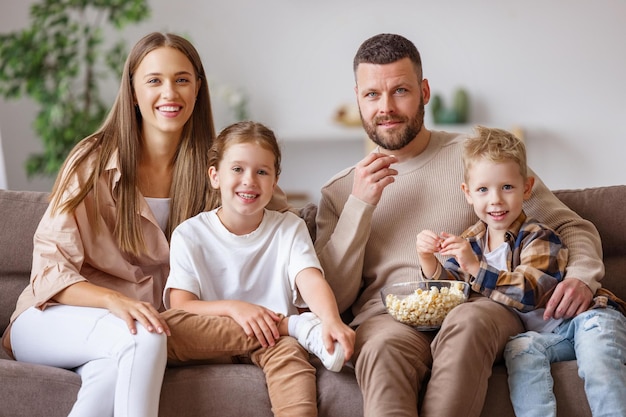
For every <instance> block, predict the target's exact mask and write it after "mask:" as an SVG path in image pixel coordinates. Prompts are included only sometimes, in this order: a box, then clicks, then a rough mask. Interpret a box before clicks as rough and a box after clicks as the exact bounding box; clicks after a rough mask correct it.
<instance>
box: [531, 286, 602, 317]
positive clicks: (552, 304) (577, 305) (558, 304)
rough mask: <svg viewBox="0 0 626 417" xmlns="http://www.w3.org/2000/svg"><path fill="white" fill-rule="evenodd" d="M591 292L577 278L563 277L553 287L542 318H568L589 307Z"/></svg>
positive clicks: (591, 297)
mask: <svg viewBox="0 0 626 417" xmlns="http://www.w3.org/2000/svg"><path fill="white" fill-rule="evenodd" d="M592 299H593V293H592V292H591V289H590V288H589V287H588V286H587V284H585V283H584V282H582V281H581V280H579V279H578V278H565V279H564V280H563V281H561V282H559V284H558V285H557V286H556V288H555V289H554V292H553V293H552V296H551V297H550V300H548V304H547V305H546V311H545V312H544V313H543V319H544V320H548V319H551V318H555V319H569V318H572V317H574V316H576V315H578V314H580V313H582V312H583V311H585V310H587V309H588V308H589V305H590V304H591V300H592Z"/></svg>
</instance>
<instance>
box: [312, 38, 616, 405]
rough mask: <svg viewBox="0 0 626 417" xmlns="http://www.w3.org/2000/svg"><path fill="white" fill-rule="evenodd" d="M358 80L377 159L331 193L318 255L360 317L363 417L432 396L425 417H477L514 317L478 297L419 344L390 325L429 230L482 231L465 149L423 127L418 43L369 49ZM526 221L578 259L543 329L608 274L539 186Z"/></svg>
mask: <svg viewBox="0 0 626 417" xmlns="http://www.w3.org/2000/svg"><path fill="white" fill-rule="evenodd" d="M354 74H355V80H356V87H355V92H356V96H357V102H358V105H359V109H360V113H361V120H362V122H363V126H364V128H365V130H366V132H367V134H368V136H369V137H370V139H371V140H372V141H373V142H374V143H375V144H376V145H378V148H377V150H376V151H374V152H372V153H370V154H369V155H367V156H366V157H365V158H363V159H362V160H361V161H360V162H359V163H358V164H357V165H356V166H353V167H350V168H348V169H346V170H344V171H342V172H340V173H339V174H337V175H336V176H334V177H333V178H332V179H331V180H330V181H329V182H328V183H327V184H326V185H325V186H324V187H323V188H322V199H321V202H320V206H319V213H318V216H317V225H318V230H317V240H316V249H317V252H318V255H319V257H320V260H321V262H322V266H323V268H324V271H325V274H326V277H327V279H328V281H329V283H330V285H331V287H332V288H333V291H334V292H335V295H336V297H337V301H338V304H339V307H340V309H341V311H346V310H348V309H350V312H351V313H352V315H353V316H354V320H353V321H352V323H351V324H352V325H353V326H355V327H356V344H355V354H354V356H353V362H354V364H355V370H356V376H357V380H358V383H359V386H360V387H361V391H362V393H363V399H364V408H365V415H366V416H375V417H382V416H393V417H402V416H417V415H418V405H420V404H418V398H419V396H420V394H422V393H423V394H424V398H423V401H422V404H421V407H420V408H421V411H420V414H421V415H422V416H436V417H445V416H450V417H460V416H479V415H480V412H481V409H482V407H483V403H484V400H485V395H486V391H487V381H488V379H489V376H490V375H491V368H492V366H493V364H494V362H496V361H499V360H501V358H502V351H503V348H504V346H505V344H506V342H507V341H508V339H509V337H510V336H513V335H515V334H517V333H519V332H521V331H523V330H524V329H523V327H522V324H521V323H520V321H519V319H518V318H517V316H516V314H515V313H513V312H512V311H511V310H509V309H508V308H506V307H504V306H502V305H500V304H498V303H494V302H493V301H491V300H489V299H488V298H486V297H484V296H481V295H473V296H472V297H471V298H470V300H469V302H467V303H465V304H462V305H461V306H459V307H457V308H456V309H454V310H453V311H452V312H451V313H450V314H449V315H448V317H447V318H446V320H445V321H444V324H443V326H442V328H441V329H440V330H439V332H437V333H435V332H418V331H416V330H414V329H413V328H411V327H409V326H406V325H404V324H401V323H399V322H397V321H395V320H394V319H393V318H392V317H391V316H390V315H388V314H386V312H385V310H384V307H383V305H382V300H381V297H380V290H381V288H383V287H384V286H386V285H389V284H393V283H396V282H403V281H411V280H416V279H419V275H418V274H419V265H418V261H417V254H416V250H415V239H416V235H417V233H418V232H419V231H420V230H423V229H431V230H437V231H447V232H450V233H456V234H458V233H460V232H462V231H463V230H464V229H465V228H467V227H468V226H469V225H471V224H473V223H474V222H475V221H476V220H477V219H476V217H475V215H474V213H473V211H472V209H471V207H470V206H469V205H467V204H466V202H465V200H464V196H463V193H462V192H461V189H460V184H461V183H462V182H463V167H462V162H461V151H462V141H463V139H464V138H465V137H464V136H463V135H458V134H451V133H446V132H436V131H432V132H431V131H429V130H427V129H426V127H424V124H423V122H424V106H425V105H426V104H428V101H429V99H430V86H429V85H428V80H427V79H424V78H422V65H421V58H420V55H419V52H418V51H417V49H416V48H415V46H414V45H413V43H411V42H410V41H409V40H407V39H405V38H403V37H401V36H398V35H391V34H381V35H377V36H374V37H372V38H370V39H368V40H366V41H365V42H364V43H363V44H362V45H361V47H360V48H359V50H358V51H357V54H356V56H355V58H354ZM533 175H534V174H533ZM524 209H525V210H526V212H527V213H528V215H529V216H531V217H536V218H541V219H545V223H547V224H548V225H549V226H550V227H552V228H554V229H555V230H557V232H559V233H560V234H561V236H562V237H563V240H564V241H565V243H566V245H567V246H568V247H569V249H570V261H569V264H568V267H567V275H566V277H565V279H564V280H563V282H562V283H560V284H559V285H558V286H557V288H556V290H555V292H554V294H553V295H552V297H551V299H550V301H549V303H548V305H547V308H546V313H545V317H555V318H561V317H566V318H567V317H572V316H574V315H576V314H577V313H580V312H582V311H584V310H585V309H586V308H587V307H588V306H589V303H590V302H591V299H592V294H593V293H594V292H595V291H596V289H597V288H598V287H599V285H600V284H599V280H600V279H601V278H602V276H603V273H604V267H603V264H602V259H601V258H602V256H601V244H600V238H599V235H598V233H597V231H596V229H595V227H594V226H593V225H592V224H591V223H589V222H587V221H585V220H583V219H581V218H580V217H579V216H577V215H576V214H575V213H573V212H572V211H571V210H569V209H568V208H567V207H565V206H564V205H563V204H561V203H560V202H559V200H558V199H557V198H556V197H555V196H554V195H553V194H552V193H551V192H550V191H549V190H548V189H547V187H546V186H545V185H544V184H543V183H542V182H541V180H539V178H537V180H536V182H535V186H534V189H533V194H532V196H531V198H530V199H529V201H528V202H526V204H525V206H524ZM431 342H432V346H431ZM431 352H432V353H431ZM431 369H432V371H431ZM428 378H430V380H429V382H428V389H427V390H425V382H426V381H427V380H428ZM424 391H425V392H424Z"/></svg>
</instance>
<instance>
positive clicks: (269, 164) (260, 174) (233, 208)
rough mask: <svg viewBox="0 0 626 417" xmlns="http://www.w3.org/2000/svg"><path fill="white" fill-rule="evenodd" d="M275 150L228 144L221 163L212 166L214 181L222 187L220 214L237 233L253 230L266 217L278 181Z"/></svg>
mask: <svg viewBox="0 0 626 417" xmlns="http://www.w3.org/2000/svg"><path fill="white" fill-rule="evenodd" d="M274 162H275V156H274V154H273V153H272V152H271V151H269V150H267V149H265V148H263V147H261V146H260V145H258V144H256V143H237V144H233V145H229V146H227V147H226V149H225V151H224V154H223V157H222V160H221V161H220V163H219V165H218V167H214V166H212V167H210V168H209V178H210V180H211V185H212V186H213V188H215V189H219V190H220V195H221V197H222V208H221V210H220V211H219V213H218V214H219V216H220V219H221V221H222V223H223V224H224V226H226V228H228V229H229V230H230V231H231V232H232V233H235V234H246V233H250V232H252V231H254V230H255V229H256V228H257V227H258V225H259V223H260V222H261V220H262V219H263V209H264V208H265V206H266V205H267V203H269V201H270V200H271V198H272V195H273V193H274V188H275V187H276V184H277V182H278V177H277V176H276V169H275V168H274Z"/></svg>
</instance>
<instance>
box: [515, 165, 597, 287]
mask: <svg viewBox="0 0 626 417" xmlns="http://www.w3.org/2000/svg"><path fill="white" fill-rule="evenodd" d="M530 175H534V173H530ZM524 209H525V211H526V214H527V215H528V216H529V217H533V218H535V219H537V220H539V221H540V222H542V223H544V224H546V225H548V226H549V227H551V228H552V229H554V230H556V231H557V233H559V234H560V235H561V238H562V239H563V242H565V245H566V246H567V248H568V249H569V259H568V262H567V268H566V272H565V278H577V279H579V280H581V281H583V282H584V283H585V284H587V285H588V286H589V288H590V289H591V291H592V292H593V293H594V294H595V292H596V290H597V289H598V288H600V280H601V279H602V278H603V277H604V264H603V262H602V243H601V241H600V234H599V233H598V230H597V229H596V227H595V226H594V225H593V223H591V222H590V221H588V220H585V219H583V218H581V217H580V216H579V215H578V214H576V213H575V212H573V211H572V210H570V209H569V208H568V207H567V206H566V205H565V204H563V203H562V202H561V201H560V200H559V199H558V198H557V197H556V196H555V195H554V194H552V192H551V191H550V190H549V189H548V188H547V187H546V185H545V184H544V183H543V182H542V181H541V180H540V179H539V178H538V177H537V176H536V175H535V186H534V188H533V193H532V196H531V198H530V200H528V201H527V202H526V204H525V206H524Z"/></svg>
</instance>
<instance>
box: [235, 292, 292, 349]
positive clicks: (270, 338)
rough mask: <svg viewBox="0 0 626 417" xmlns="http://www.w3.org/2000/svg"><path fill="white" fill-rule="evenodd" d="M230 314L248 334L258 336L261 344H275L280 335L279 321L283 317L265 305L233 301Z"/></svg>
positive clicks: (264, 345)
mask: <svg viewBox="0 0 626 417" xmlns="http://www.w3.org/2000/svg"><path fill="white" fill-rule="evenodd" d="M231 308H232V312H231V314H230V316H231V317H232V318H233V320H235V321H236V322H237V323H238V324H239V325H240V326H241V328H242V329H243V331H244V332H245V333H246V335H248V337H256V339H257V340H258V341H259V343H260V344H261V346H263V347H268V346H274V345H275V344H276V340H278V338H279V337H280V333H279V332H278V323H280V320H281V318H280V317H279V316H278V314H276V313H275V312H273V311H272V310H269V309H267V308H265V307H263V306H260V305H257V304H252V303H248V302H245V301H232V305H231Z"/></svg>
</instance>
